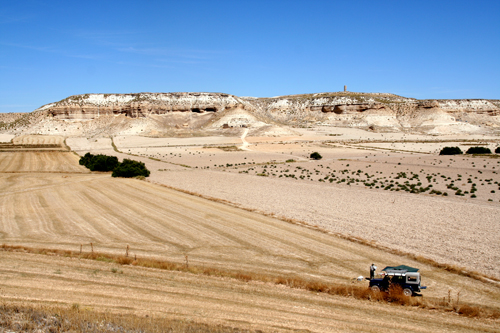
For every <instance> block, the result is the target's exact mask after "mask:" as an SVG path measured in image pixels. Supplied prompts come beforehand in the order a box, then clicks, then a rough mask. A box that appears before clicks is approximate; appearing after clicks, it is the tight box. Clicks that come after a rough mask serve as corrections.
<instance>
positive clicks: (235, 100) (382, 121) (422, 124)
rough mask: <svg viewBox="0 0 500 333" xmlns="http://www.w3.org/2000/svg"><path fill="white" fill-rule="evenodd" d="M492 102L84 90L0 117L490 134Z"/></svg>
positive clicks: (79, 129) (116, 131)
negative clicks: (85, 92) (26, 112)
mask: <svg viewBox="0 0 500 333" xmlns="http://www.w3.org/2000/svg"><path fill="white" fill-rule="evenodd" d="M499 117H500V102H499V101H498V100H482V99H474V100H469V99H467V100H416V99H414V98H407V97H402V96H397V95H394V94H387V93H355V92H336V93H317V94H303V95H291V96H279V97H273V98H253V97H238V96H234V95H229V94H223V93H136V94H85V95H75V96H70V97H68V98H66V99H63V100H61V101H58V102H54V103H49V104H46V105H44V106H42V107H40V108H38V109H37V110H35V111H33V112H32V113H29V114H25V115H22V116H19V115H18V114H8V115H0V130H2V131H4V132H6V133H12V134H21V133H23V134H44V135H46V134H50V135H56V134H57V135H64V136H85V137H93V136H109V135H137V134H139V135H147V136H154V137H171V136H174V137H175V136H200V135H202V136H206V135H230V136H231V135H235V133H237V131H236V129H237V128H241V127H245V128H248V129H249V132H250V135H251V136H276V135H284V134H287V135H294V134H296V131H294V129H296V128H309V127H314V126H325V127H331V126H334V127H341V128H356V129H363V130H367V131H370V132H376V133H379V132H397V133H415V134H430V135H447V134H457V133H458V134H495V133H497V134H498V132H499V126H500V118H499Z"/></svg>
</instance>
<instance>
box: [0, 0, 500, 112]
mask: <svg viewBox="0 0 500 333" xmlns="http://www.w3.org/2000/svg"><path fill="white" fill-rule="evenodd" d="M499 17H500V1H498V0H493V1H482V0H471V1H460V0H455V1H439V0H435V1H406V0H401V1H375V0H371V1H361V0H360V1H356V0H345V1H333V0H331V1H314V0H310V1H293V0H290V1H259V0H253V1H244V0H240V1H222V0H221V1H179V0H177V1H152V0H143V1H127V0H122V1H112V0H108V1H102V0H101V1H91V0H88V1H78V2H77V1H67V0H65V1H22V0H20V1H2V2H1V4H0V112H30V111H33V110H34V109H36V108H37V107H39V106H41V105H43V104H47V103H50V102H54V101H58V100H61V99H63V98H66V97H68V96H70V95H76V94H85V93H133V92H174V91H206V92H224V93H229V94H234V95H238V96H257V97H270V96H277V95H288V94H299V93H316V92H330V91H340V90H342V89H343V86H344V85H347V88H348V90H350V91H358V92H390V93H395V94H398V95H403V96H407V97H415V98H419V99H427V98H436V99H447V98H488V99H500V82H499V78H500V20H499V19H498V18H499Z"/></svg>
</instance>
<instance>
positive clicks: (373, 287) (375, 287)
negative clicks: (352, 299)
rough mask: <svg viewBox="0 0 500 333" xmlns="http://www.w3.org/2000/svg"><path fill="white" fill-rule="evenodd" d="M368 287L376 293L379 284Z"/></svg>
mask: <svg viewBox="0 0 500 333" xmlns="http://www.w3.org/2000/svg"><path fill="white" fill-rule="evenodd" d="M370 289H371V290H372V291H373V292H376V293H378V292H379V291H380V288H379V286H371V287H370Z"/></svg>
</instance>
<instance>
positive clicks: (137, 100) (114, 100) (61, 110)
mask: <svg viewBox="0 0 500 333" xmlns="http://www.w3.org/2000/svg"><path fill="white" fill-rule="evenodd" d="M241 103H242V102H241V100H239V98H237V97H235V96H232V95H228V94H219V93H138V94H86V95H76V96H71V97H68V98H66V99H64V100H62V101H59V102H57V103H53V104H50V105H48V106H47V107H46V108H44V111H45V112H46V113H47V115H49V116H51V117H54V118H57V119H73V120H74V119H80V120H84V119H95V118H97V117H100V116H109V115H125V116H127V117H130V118H139V117H147V116H150V115H163V114H167V113H171V112H195V113H205V112H217V111H224V110H228V109H233V108H236V107H237V106H238V105H241Z"/></svg>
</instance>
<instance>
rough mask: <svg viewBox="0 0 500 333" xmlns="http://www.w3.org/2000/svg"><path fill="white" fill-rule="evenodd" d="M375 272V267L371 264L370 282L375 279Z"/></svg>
mask: <svg viewBox="0 0 500 333" xmlns="http://www.w3.org/2000/svg"><path fill="white" fill-rule="evenodd" d="M376 270H377V266H375V264H372V265H371V266H370V280H373V278H374V277H375V271H376Z"/></svg>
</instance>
